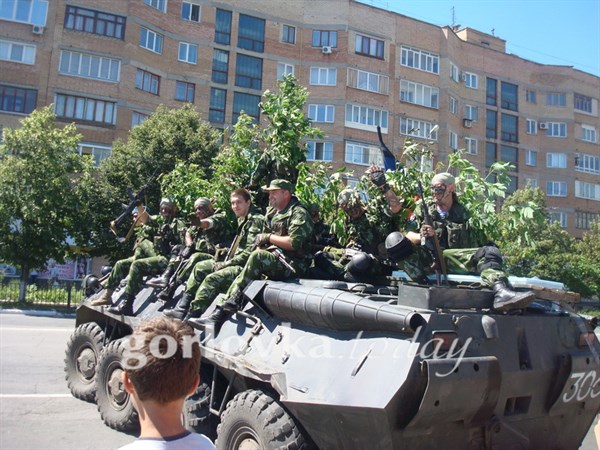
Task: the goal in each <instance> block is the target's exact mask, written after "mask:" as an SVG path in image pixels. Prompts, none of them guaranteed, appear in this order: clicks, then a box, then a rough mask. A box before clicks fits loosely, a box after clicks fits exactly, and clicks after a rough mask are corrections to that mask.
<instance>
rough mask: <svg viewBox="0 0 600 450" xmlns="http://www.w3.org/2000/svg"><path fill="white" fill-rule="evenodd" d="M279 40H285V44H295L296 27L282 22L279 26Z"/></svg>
mask: <svg viewBox="0 0 600 450" xmlns="http://www.w3.org/2000/svg"><path fill="white" fill-rule="evenodd" d="M281 42H285V43H286V44H295V43H296V27H293V26H291V25H285V24H284V25H283V26H282V27H281Z"/></svg>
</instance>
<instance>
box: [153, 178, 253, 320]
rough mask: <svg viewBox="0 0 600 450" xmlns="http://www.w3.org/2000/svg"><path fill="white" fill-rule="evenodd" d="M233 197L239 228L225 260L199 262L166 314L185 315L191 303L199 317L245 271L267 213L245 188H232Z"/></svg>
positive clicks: (193, 314)
mask: <svg viewBox="0 0 600 450" xmlns="http://www.w3.org/2000/svg"><path fill="white" fill-rule="evenodd" d="M230 201H231V209H232V210H233V212H234V214H235V216H236V217H237V222H238V228H237V235H236V236H235V238H234V240H233V243H232V245H231V248H230V249H229V252H228V253H227V256H226V257H225V260H224V261H222V262H219V261H215V260H212V259H211V260H205V261H201V262H199V263H197V264H196V266H195V267H194V271H193V275H192V276H191V277H189V278H188V280H187V282H186V288H185V291H184V293H183V295H182V297H181V299H180V300H179V302H178V303H177V306H176V307H175V308H173V309H170V310H167V311H165V315H166V316H168V317H172V318H176V319H183V318H184V316H185V315H186V313H187V311H188V309H190V304H191V312H190V317H200V315H201V314H202V313H203V312H204V310H205V309H206V307H207V306H208V305H209V304H210V303H211V302H212V301H213V300H214V299H215V298H216V297H217V295H218V294H220V293H221V292H225V291H226V290H227V288H228V287H229V285H230V284H231V282H232V281H233V280H234V279H235V277H237V276H238V275H239V274H240V272H241V271H242V268H243V267H244V264H245V263H246V260H247V259H248V256H250V253H251V252H252V247H253V246H254V240H255V239H256V236H257V235H258V234H259V233H260V232H261V231H262V229H263V225H264V217H263V216H262V214H260V212H259V211H258V210H257V209H256V208H255V207H254V206H253V205H252V199H251V197H250V193H249V192H248V191H247V190H246V189H236V190H235V191H233V192H232V193H231V196H230Z"/></svg>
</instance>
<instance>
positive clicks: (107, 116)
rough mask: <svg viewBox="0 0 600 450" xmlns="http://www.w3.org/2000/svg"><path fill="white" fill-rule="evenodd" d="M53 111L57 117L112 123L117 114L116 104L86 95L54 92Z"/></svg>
mask: <svg viewBox="0 0 600 450" xmlns="http://www.w3.org/2000/svg"><path fill="white" fill-rule="evenodd" d="M54 112H55V114H56V115H57V116H58V117H64V118H67V119H78V120H87V121H90V122H99V123H104V124H110V125H114V123H115V121H116V116H117V104H116V103H115V102H107V101H104V100H96V99H94V98H88V97H77V96H75V95H65V94H56V96H55V98H54Z"/></svg>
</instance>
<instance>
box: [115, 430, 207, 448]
mask: <svg viewBox="0 0 600 450" xmlns="http://www.w3.org/2000/svg"><path fill="white" fill-rule="evenodd" d="M119 450H215V446H214V445H213V443H212V442H211V440H210V439H209V438H207V437H206V436H204V435H203V434H197V433H191V432H189V431H186V432H185V433H182V434H179V435H177V436H172V437H169V438H167V439H164V438H139V439H137V440H136V441H133V442H132V443H131V444H127V445H124V446H123V447H121V448H119Z"/></svg>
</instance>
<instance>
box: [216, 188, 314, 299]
mask: <svg viewBox="0 0 600 450" xmlns="http://www.w3.org/2000/svg"><path fill="white" fill-rule="evenodd" d="M263 232H265V233H272V234H276V235H278V236H290V238H291V241H292V247H293V248H294V250H293V251H287V250H283V249H281V251H282V252H283V255H284V256H285V259H286V260H287V262H288V263H289V264H290V265H291V266H292V267H294V269H295V270H296V273H295V276H297V277H301V276H303V275H304V274H305V273H306V272H307V270H308V268H309V266H310V263H311V258H312V254H311V252H312V242H313V222H312V219H311V218H310V215H309V213H308V211H307V210H306V208H305V207H304V205H302V204H301V203H300V202H299V201H298V199H297V198H296V197H293V196H292V199H291V200H290V202H289V203H288V205H287V206H286V208H285V209H284V210H283V211H281V212H278V211H277V210H276V209H275V208H273V207H269V208H268V209H267V214H266V215H265V226H264V229H263ZM262 275H266V276H268V277H269V278H271V279H274V280H283V279H286V278H289V277H291V276H292V275H293V274H292V272H291V271H290V270H288V269H287V268H285V267H284V266H283V265H282V264H281V263H280V262H279V260H278V259H277V257H276V256H275V255H273V254H272V253H271V252H270V251H267V250H260V249H257V250H254V251H253V252H252V253H250V256H249V258H248V261H247V262H246V264H245V265H244V268H243V269H242V271H241V273H240V274H239V275H238V276H237V277H236V278H235V280H234V281H233V283H232V284H231V286H230V288H229V290H228V291H227V297H228V298H229V297H232V296H233V295H236V294H237V293H239V292H240V291H242V290H243V289H244V288H245V287H246V286H247V285H248V283H250V281H252V280H258V279H260V277H261V276H262ZM224 301H225V300H223V302H221V304H222V303H224Z"/></svg>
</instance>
